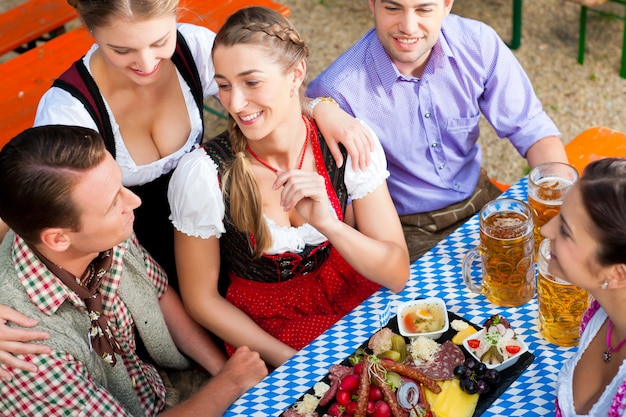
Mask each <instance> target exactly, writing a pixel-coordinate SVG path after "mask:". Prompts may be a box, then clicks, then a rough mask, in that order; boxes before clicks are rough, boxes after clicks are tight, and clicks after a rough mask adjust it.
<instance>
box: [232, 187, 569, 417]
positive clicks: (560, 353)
mask: <svg viewBox="0 0 626 417" xmlns="http://www.w3.org/2000/svg"><path fill="white" fill-rule="evenodd" d="M503 196H506V197H512V198H517V199H520V200H524V201H526V200H527V198H526V178H523V179H522V180H520V181H519V182H518V183H517V184H515V185H514V186H513V187H511V188H510V189H509V190H508V191H507V192H506V193H505V194H504V195H503ZM478 243H479V234H478V216H474V217H473V218H471V219H470V220H469V221H468V222H467V223H465V224H464V225H463V226H461V227H460V228H459V229H458V230H456V231H455V232H454V233H452V234H451V235H450V236H449V237H448V238H446V239H445V240H443V241H442V242H440V243H439V244H438V245H437V246H436V247H435V248H433V249H432V250H431V251H430V252H428V253H427V254H425V255H424V256H422V257H421V258H420V259H418V260H417V261H415V262H414V263H413V265H412V266H411V278H410V280H409V282H408V284H407V286H406V287H405V289H404V290H403V291H402V292H400V293H398V294H393V293H391V292H390V291H387V290H385V289H383V290H380V291H378V292H376V293H374V294H373V295H372V296H371V297H369V298H368V299H367V300H365V301H364V302H363V303H362V304H361V305H359V306H358V307H357V308H356V309H354V310H353V311H352V312H351V313H350V314H348V315H347V316H345V317H344V318H343V319H341V320H340V321H339V322H337V323H336V324H335V325H333V326H332V327H331V328H330V329H329V330H327V331H326V332H325V333H323V334H322V335H320V336H319V337H318V338H317V339H315V340H314V341H313V342H311V343H310V344H309V345H308V346H307V347H305V348H304V349H303V350H301V351H300V352H298V353H297V354H296V355H295V356H294V357H292V358H291V359H290V360H289V361H287V362H286V363H285V364H284V365H282V366H281V367H279V368H278V369H276V370H275V371H274V372H272V373H271V374H270V375H268V376H267V377H266V378H265V379H264V380H263V381H261V382H260V383H259V384H257V385H256V386H255V387H254V388H252V389H251V390H249V391H248V392H247V393H246V394H244V395H243V396H242V397H241V398H240V399H239V400H238V401H236V402H235V403H234V404H233V405H232V406H231V407H230V408H229V410H228V411H227V413H226V414H225V416H258V417H261V416H278V415H279V414H280V413H282V412H283V411H284V410H285V409H286V408H288V407H290V406H291V405H292V404H293V403H294V402H295V401H296V400H297V399H299V398H300V396H301V395H302V394H303V393H305V392H306V391H307V390H308V389H309V388H311V387H312V386H313V385H315V383H316V382H317V381H319V380H321V379H322V378H323V377H324V376H325V375H326V374H327V373H328V369H329V368H330V366H331V365H333V364H336V363H340V362H341V361H343V360H344V359H345V358H347V357H348V356H350V355H351V354H352V353H353V352H354V351H355V350H356V349H357V348H358V347H359V346H360V345H361V344H363V342H365V341H366V340H368V339H369V338H370V336H372V334H374V333H375V332H376V331H377V330H378V329H379V328H380V327H381V325H385V324H386V323H387V320H388V319H389V318H390V317H391V316H393V315H395V307H396V305H398V304H399V303H400V302H404V301H409V300H413V299H415V298H417V297H441V298H443V299H444V300H445V302H446V305H447V307H448V310H450V311H451V312H453V313H456V314H458V315H459V316H462V317H463V318H464V319H466V320H469V321H471V322H472V323H475V324H477V325H481V324H482V323H483V322H484V321H485V320H486V319H487V318H489V317H490V316H491V315H493V314H502V315H503V316H505V317H507V318H508V319H509V321H510V322H511V324H512V326H513V328H515V329H516V331H517V332H518V334H520V335H521V336H522V337H523V338H524V340H525V341H526V343H528V345H529V351H530V352H531V353H533V354H534V355H535V357H536V358H535V360H534V361H533V363H532V364H531V365H530V367H529V368H528V369H526V370H525V371H524V373H523V374H522V375H521V376H520V377H519V378H518V379H517V380H516V381H515V382H513V384H511V386H510V387H509V388H508V389H507V390H506V391H505V392H504V393H503V394H502V395H501V396H500V397H499V398H498V399H497V400H496V401H495V402H494V403H493V404H492V405H491V407H490V408H489V409H488V410H487V411H486V412H485V413H484V414H483V415H482V416H484V417H492V416H498V417H500V416H507V417H509V416H511V417H512V416H525V417H530V416H552V415H554V391H555V383H556V378H557V374H558V370H559V368H560V366H561V364H562V363H563V362H564V361H565V360H566V359H567V358H569V357H570V356H571V355H572V354H573V353H574V348H563V347H559V346H555V345H552V344H550V343H548V342H546V341H545V340H544V339H543V338H542V337H541V335H540V334H539V330H538V325H537V299H536V298H533V299H532V300H531V301H530V302H528V303H526V304H525V305H523V306H521V307H508V308H507V307H500V306H497V305H495V304H491V303H490V302H489V301H487V300H486V298H485V297H484V296H482V295H479V294H474V293H471V292H469V291H468V290H467V289H466V287H465V284H464V283H463V279H462V276H461V264H462V260H463V256H464V255H465V253H466V252H467V251H468V250H469V249H470V248H472V247H474V246H476V245H478Z"/></svg>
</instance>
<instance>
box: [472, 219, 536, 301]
mask: <svg viewBox="0 0 626 417" xmlns="http://www.w3.org/2000/svg"><path fill="white" fill-rule="evenodd" d="M527 223H528V218H526V217H525V216H524V215H523V214H521V213H515V212H496V213H494V214H492V215H490V216H489V217H487V218H486V219H485V221H484V224H483V227H482V228H481V231H480V240H481V242H482V250H481V254H482V261H483V287H484V288H483V292H484V294H485V296H486V297H487V299H489V301H491V302H492V303H494V304H498V305H501V306H518V305H521V304H524V303H526V302H527V301H529V300H530V299H531V298H533V296H534V295H535V286H534V274H535V270H534V264H533V256H534V246H533V235H532V233H529V232H528V226H527Z"/></svg>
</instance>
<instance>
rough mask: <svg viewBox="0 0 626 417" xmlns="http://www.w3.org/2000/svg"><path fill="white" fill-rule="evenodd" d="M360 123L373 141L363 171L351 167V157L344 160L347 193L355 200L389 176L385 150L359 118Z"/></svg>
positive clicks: (372, 189) (369, 191) (374, 134)
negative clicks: (367, 162) (366, 165)
mask: <svg viewBox="0 0 626 417" xmlns="http://www.w3.org/2000/svg"><path fill="white" fill-rule="evenodd" d="M359 121H360V122H361V124H362V125H363V126H364V127H365V128H366V129H367V131H368V132H369V134H370V136H371V137H372V139H373V141H374V150H373V151H372V152H371V156H370V164H369V166H368V167H367V168H366V169H365V171H361V170H357V171H355V170H354V169H353V168H352V159H351V158H350V156H348V158H347V160H346V171H345V174H344V182H345V184H346V188H347V190H348V195H349V196H350V198H351V199H353V200H357V199H359V198H363V197H365V196H366V195H367V194H369V193H371V192H372V191H374V190H375V189H377V188H378V187H379V186H380V185H381V184H382V183H383V181H385V180H386V179H387V177H389V171H387V158H386V157H385V151H384V150H383V147H382V145H381V144H380V140H378V136H376V133H374V131H373V130H372V129H371V128H370V127H369V126H368V125H366V124H365V122H363V121H362V120H359Z"/></svg>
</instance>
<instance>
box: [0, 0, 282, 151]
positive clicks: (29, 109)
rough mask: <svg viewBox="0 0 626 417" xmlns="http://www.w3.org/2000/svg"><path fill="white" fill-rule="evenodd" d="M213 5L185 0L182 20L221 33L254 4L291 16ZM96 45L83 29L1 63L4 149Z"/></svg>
mask: <svg viewBox="0 0 626 417" xmlns="http://www.w3.org/2000/svg"><path fill="white" fill-rule="evenodd" d="M213 3H214V2H212V1H206V0H186V1H185V0H183V1H181V11H180V15H179V21H180V22H187V23H194V24H198V25H203V26H206V27H208V28H209V29H211V30H213V31H217V30H218V29H219V28H220V27H221V25H222V24H223V23H224V22H225V21H226V19H227V18H228V16H230V15H231V14H232V13H233V12H235V11H237V10H239V9H241V8H244V7H247V6H250V5H251V4H254V5H259V6H265V7H268V8H272V9H274V10H277V11H278V12H280V13H282V14H283V15H285V16H288V15H289V8H288V7H287V6H284V5H282V4H279V3H276V2H274V1H272V0H253V1H250V0H226V1H223V2H221V4H220V5H218V6H215V5H212V4H213ZM92 44H93V39H92V38H91V36H90V35H89V33H88V32H87V30H85V28H83V27H79V28H76V29H74V30H71V31H69V32H67V33H64V34H62V35H59V36H57V37H56V38H54V39H52V40H50V41H48V42H46V43H44V44H43V45H40V46H38V47H36V48H34V49H31V50H29V51H27V52H25V53H23V54H21V55H19V56H17V57H15V58H13V59H11V60H9V61H6V62H4V63H3V64H0V148H2V146H4V144H5V143H6V142H8V141H9V140H11V138H13V137H14V136H15V135H17V134H18V133H20V132H22V131H23V130H25V129H27V128H29V127H31V126H32V124H33V121H34V119H35V112H36V111H37V105H38V103H39V100H40V98H41V96H42V95H43V94H44V93H45V92H46V91H47V90H48V89H49V88H50V86H51V85H52V82H53V81H54V79H55V78H57V77H58V76H59V75H60V74H61V73H62V72H63V71H65V70H66V69H67V68H68V67H69V66H70V65H71V64H72V62H74V61H75V60H77V59H79V58H80V57H81V56H83V55H84V54H85V53H86V52H87V50H88V49H89V47H90V46H91V45H92Z"/></svg>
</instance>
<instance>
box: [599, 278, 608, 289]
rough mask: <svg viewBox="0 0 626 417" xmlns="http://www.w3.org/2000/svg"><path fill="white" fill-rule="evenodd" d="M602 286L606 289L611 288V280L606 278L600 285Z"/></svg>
mask: <svg viewBox="0 0 626 417" xmlns="http://www.w3.org/2000/svg"><path fill="white" fill-rule="evenodd" d="M600 288H602V289H603V290H606V289H607V288H609V281H608V280H605V281H604V282H603V283H602V285H601V286H600Z"/></svg>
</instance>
